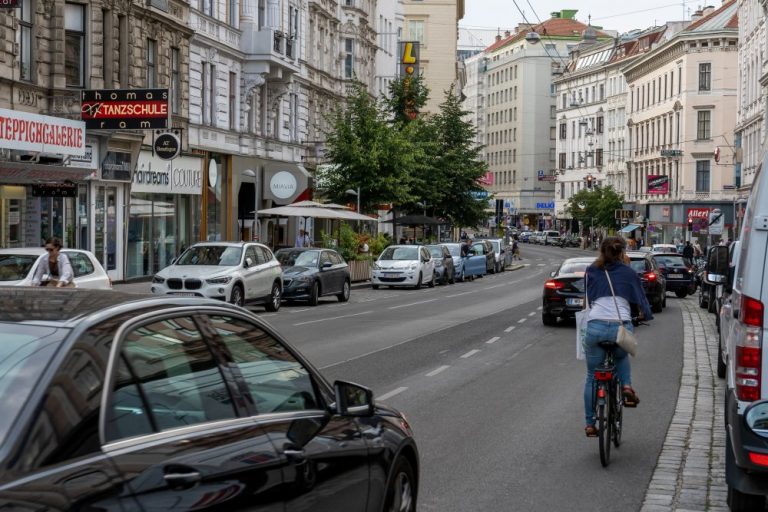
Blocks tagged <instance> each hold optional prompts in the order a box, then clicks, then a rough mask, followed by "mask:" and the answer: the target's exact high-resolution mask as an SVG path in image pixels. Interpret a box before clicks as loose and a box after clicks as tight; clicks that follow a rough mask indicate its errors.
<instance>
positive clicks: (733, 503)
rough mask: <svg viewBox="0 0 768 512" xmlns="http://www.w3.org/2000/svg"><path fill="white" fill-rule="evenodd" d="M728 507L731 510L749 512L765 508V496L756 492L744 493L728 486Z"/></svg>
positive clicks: (733, 511)
mask: <svg viewBox="0 0 768 512" xmlns="http://www.w3.org/2000/svg"><path fill="white" fill-rule="evenodd" d="M728 507H730V509H731V512H750V511H755V510H763V508H765V496H762V495H757V494H744V493H743V492H741V491H737V490H736V489H734V488H733V487H731V486H730V485H729V486H728Z"/></svg>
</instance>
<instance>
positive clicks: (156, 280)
mask: <svg viewBox="0 0 768 512" xmlns="http://www.w3.org/2000/svg"><path fill="white" fill-rule="evenodd" d="M164 282H165V278H164V277H160V276H153V277H152V283H154V284H163V283H164Z"/></svg>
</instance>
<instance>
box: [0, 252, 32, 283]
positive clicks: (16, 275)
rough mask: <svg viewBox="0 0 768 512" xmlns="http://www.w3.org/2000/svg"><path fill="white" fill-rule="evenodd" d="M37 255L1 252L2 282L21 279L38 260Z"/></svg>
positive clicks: (0, 276) (0, 275)
mask: <svg viewBox="0 0 768 512" xmlns="http://www.w3.org/2000/svg"><path fill="white" fill-rule="evenodd" d="M37 258H38V257H37V256H31V255H29V256H28V255H21V254H0V282H2V281H21V280H22V279H24V278H25V277H27V274H29V271H30V270H32V266H33V265H34V264H35V261H37Z"/></svg>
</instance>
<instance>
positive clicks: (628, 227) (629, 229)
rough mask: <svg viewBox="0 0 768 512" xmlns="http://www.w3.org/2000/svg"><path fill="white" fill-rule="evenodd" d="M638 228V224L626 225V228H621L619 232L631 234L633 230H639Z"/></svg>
mask: <svg viewBox="0 0 768 512" xmlns="http://www.w3.org/2000/svg"><path fill="white" fill-rule="evenodd" d="M640 227H642V226H641V225H640V224H627V225H626V226H624V227H623V228H621V229H620V230H619V231H620V232H622V233H631V232H633V231H634V230H636V229H637V228H640Z"/></svg>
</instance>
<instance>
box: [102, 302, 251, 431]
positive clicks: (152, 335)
mask: <svg viewBox="0 0 768 512" xmlns="http://www.w3.org/2000/svg"><path fill="white" fill-rule="evenodd" d="M116 366H117V375H116V380H115V383H114V386H113V388H112V396H111V400H110V405H109V410H108V411H107V415H106V419H105V427H106V428H105V431H106V437H107V441H114V440H117V439H122V438H126V437H132V436H138V435H144V434H150V433H153V432H155V431H163V430H169V429H172V428H177V427H185V426H188V425H194V424H197V423H203V422H208V421H215V420H223V419H228V418H234V417H236V413H235V409H234V405H233V402H232V397H231V396H230V394H229V391H228V390H227V386H226V384H225V381H224V378H223V376H222V374H221V372H220V371H219V368H218V366H217V365H216V362H215V361H214V358H213V354H212V353H211V351H210V349H209V348H208V346H207V345H206V344H205V342H204V341H203V338H202V335H201V334H200V332H199V331H198V329H197V326H196V325H195V323H194V321H193V320H192V318H190V317H176V318H168V319H164V320H156V321H153V322H151V323H149V324H146V325H142V326H140V327H136V328H134V329H132V330H131V331H130V332H128V334H127V335H126V336H125V337H124V339H123V342H122V346H121V347H120V357H119V360H118V362H117V365H116Z"/></svg>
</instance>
